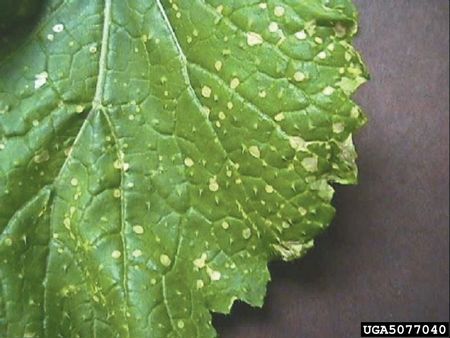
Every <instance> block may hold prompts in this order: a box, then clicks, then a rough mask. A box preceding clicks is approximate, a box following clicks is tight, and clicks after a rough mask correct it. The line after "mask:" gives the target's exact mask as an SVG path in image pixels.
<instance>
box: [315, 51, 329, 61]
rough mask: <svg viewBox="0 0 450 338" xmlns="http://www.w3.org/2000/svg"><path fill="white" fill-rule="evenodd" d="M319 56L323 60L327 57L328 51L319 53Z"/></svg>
mask: <svg viewBox="0 0 450 338" xmlns="http://www.w3.org/2000/svg"><path fill="white" fill-rule="evenodd" d="M317 57H318V58H319V59H321V60H324V59H326V58H327V53H325V52H320V53H319V54H317Z"/></svg>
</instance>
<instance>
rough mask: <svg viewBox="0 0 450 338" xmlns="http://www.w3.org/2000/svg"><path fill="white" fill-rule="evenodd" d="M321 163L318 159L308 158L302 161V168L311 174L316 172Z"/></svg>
mask: <svg viewBox="0 0 450 338" xmlns="http://www.w3.org/2000/svg"><path fill="white" fill-rule="evenodd" d="M318 165H319V161H318V159H317V157H315V156H314V157H307V158H304V159H303V161H302V166H303V168H305V169H306V170H307V171H309V172H315V171H317V169H318Z"/></svg>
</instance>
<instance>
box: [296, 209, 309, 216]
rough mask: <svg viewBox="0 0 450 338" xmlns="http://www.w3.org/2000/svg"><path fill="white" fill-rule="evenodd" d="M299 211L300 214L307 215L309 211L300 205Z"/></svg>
mask: <svg viewBox="0 0 450 338" xmlns="http://www.w3.org/2000/svg"><path fill="white" fill-rule="evenodd" d="M298 212H299V213H300V215H302V216H305V215H306V214H307V212H308V211H307V210H306V209H305V208H302V207H299V208H298Z"/></svg>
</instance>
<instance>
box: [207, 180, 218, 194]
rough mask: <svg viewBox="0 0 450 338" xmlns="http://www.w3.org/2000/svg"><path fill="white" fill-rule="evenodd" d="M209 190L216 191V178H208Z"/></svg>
mask: <svg viewBox="0 0 450 338" xmlns="http://www.w3.org/2000/svg"><path fill="white" fill-rule="evenodd" d="M209 190H211V191H212V192H216V191H218V190H219V184H218V183H217V178H216V177H213V178H210V179H209Z"/></svg>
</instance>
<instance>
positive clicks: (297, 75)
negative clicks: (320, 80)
mask: <svg viewBox="0 0 450 338" xmlns="http://www.w3.org/2000/svg"><path fill="white" fill-rule="evenodd" d="M305 79H306V76H305V74H304V73H302V72H300V71H298V72H295V74H294V80H295V81H297V82H302V81H304V80H305Z"/></svg>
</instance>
